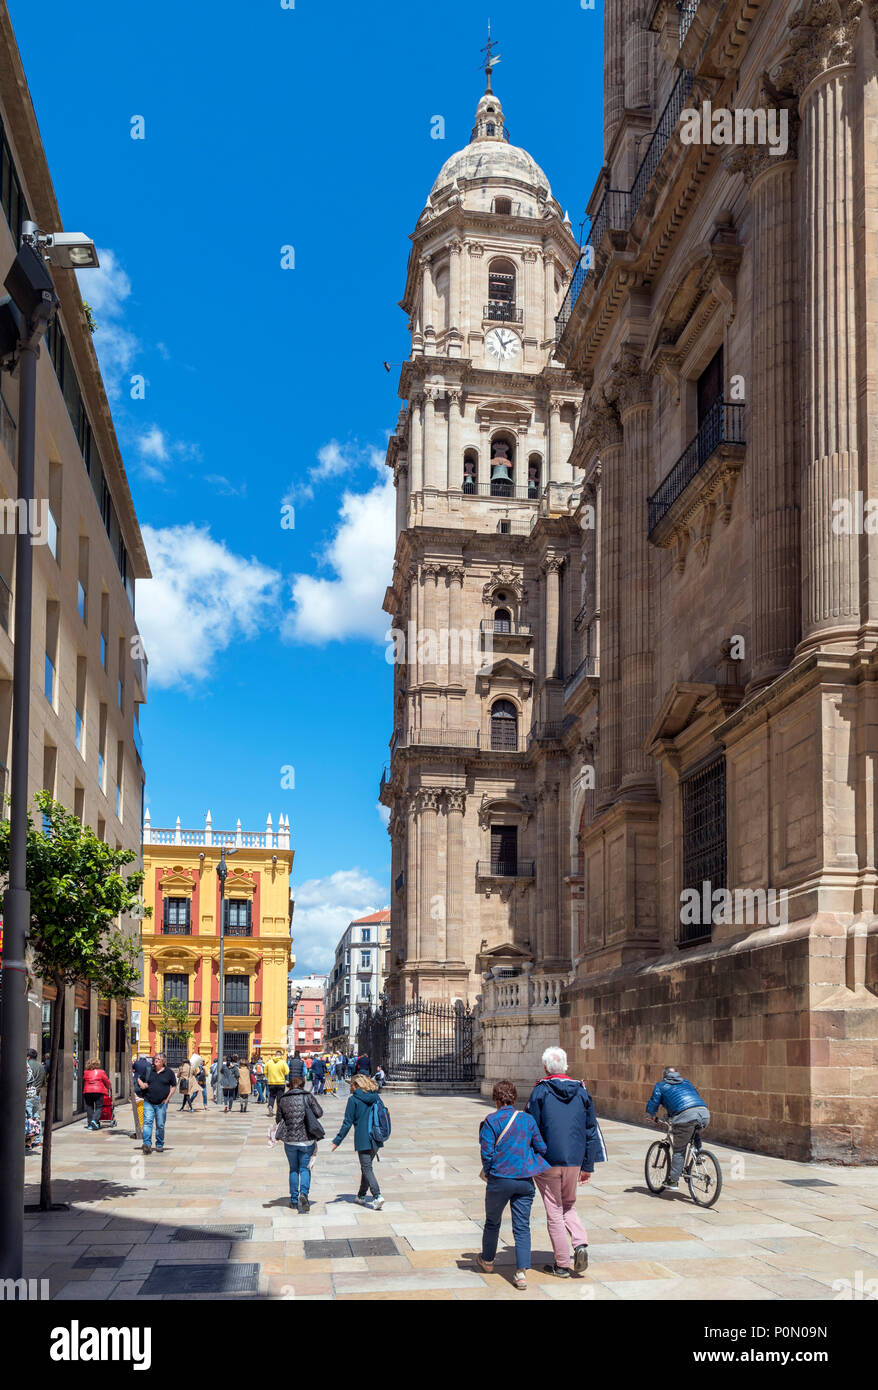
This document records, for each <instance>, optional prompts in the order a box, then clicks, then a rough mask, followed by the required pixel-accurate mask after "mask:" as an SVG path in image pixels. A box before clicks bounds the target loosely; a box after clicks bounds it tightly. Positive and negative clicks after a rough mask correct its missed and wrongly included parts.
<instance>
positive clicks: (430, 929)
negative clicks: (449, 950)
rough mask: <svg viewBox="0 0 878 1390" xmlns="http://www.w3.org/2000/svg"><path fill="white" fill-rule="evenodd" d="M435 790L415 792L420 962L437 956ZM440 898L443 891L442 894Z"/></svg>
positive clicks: (436, 818)
mask: <svg viewBox="0 0 878 1390" xmlns="http://www.w3.org/2000/svg"><path fill="white" fill-rule="evenodd" d="M438 816H439V793H438V791H434V790H432V789H429V788H428V789H425V790H422V791H420V792H418V823H419V828H420V856H421V892H420V904H419V908H420V911H419V918H420V936H421V942H420V951H419V958H420V960H422V961H438V959H439V939H438V933H439V912H438V909H439V907H440V904H439V902H438V901H437V898H438V896H439V895H437V891H436V883H437V873H438V864H437V858H436V856H437V851H438V835H437V820H438ZM442 897H443V898H444V894H442Z"/></svg>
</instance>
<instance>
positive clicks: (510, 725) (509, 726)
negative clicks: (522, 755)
mask: <svg viewBox="0 0 878 1390" xmlns="http://www.w3.org/2000/svg"><path fill="white" fill-rule="evenodd" d="M491 748H492V749H493V750H494V751H495V752H504V751H505V752H509V751H510V750H511V751H512V752H517V750H518V710H517V709H516V708H515V706H514V704H513V703H512V701H511V700H497V701H495V703H494V704H493V705H492V706H491Z"/></svg>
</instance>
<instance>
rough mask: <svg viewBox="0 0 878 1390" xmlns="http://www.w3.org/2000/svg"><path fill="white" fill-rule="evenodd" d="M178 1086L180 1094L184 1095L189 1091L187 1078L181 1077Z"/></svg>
mask: <svg viewBox="0 0 878 1390" xmlns="http://www.w3.org/2000/svg"><path fill="white" fill-rule="evenodd" d="M178 1084H179V1087H180V1094H181V1095H185V1094H186V1092H187V1091H188V1090H189V1077H188V1076H181V1077H180V1080H179V1083H178Z"/></svg>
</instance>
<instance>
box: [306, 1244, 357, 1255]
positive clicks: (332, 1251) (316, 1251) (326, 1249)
mask: <svg viewBox="0 0 878 1390" xmlns="http://www.w3.org/2000/svg"><path fill="white" fill-rule="evenodd" d="M350 1257H351V1243H350V1241H349V1240H306V1241H305V1259H306V1260H349V1259H350Z"/></svg>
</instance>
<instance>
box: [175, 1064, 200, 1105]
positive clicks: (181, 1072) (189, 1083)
mask: <svg viewBox="0 0 878 1390" xmlns="http://www.w3.org/2000/svg"><path fill="white" fill-rule="evenodd" d="M177 1090H178V1091H179V1092H180V1095H181V1096H182V1097H183V1099H182V1103H181V1105H180V1114H181V1115H182V1113H183V1111H184V1110H186V1111H188V1112H189V1113H190V1114H191V1113H192V1108H193V1107H192V1102H193V1101H194V1099H195V1097H196V1096H197V1095H198V1082H197V1080H196V1077H195V1067H194V1066H193V1065H192V1062H191V1061H189V1062H181V1063H180V1067H179V1069H178V1071H177Z"/></svg>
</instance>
